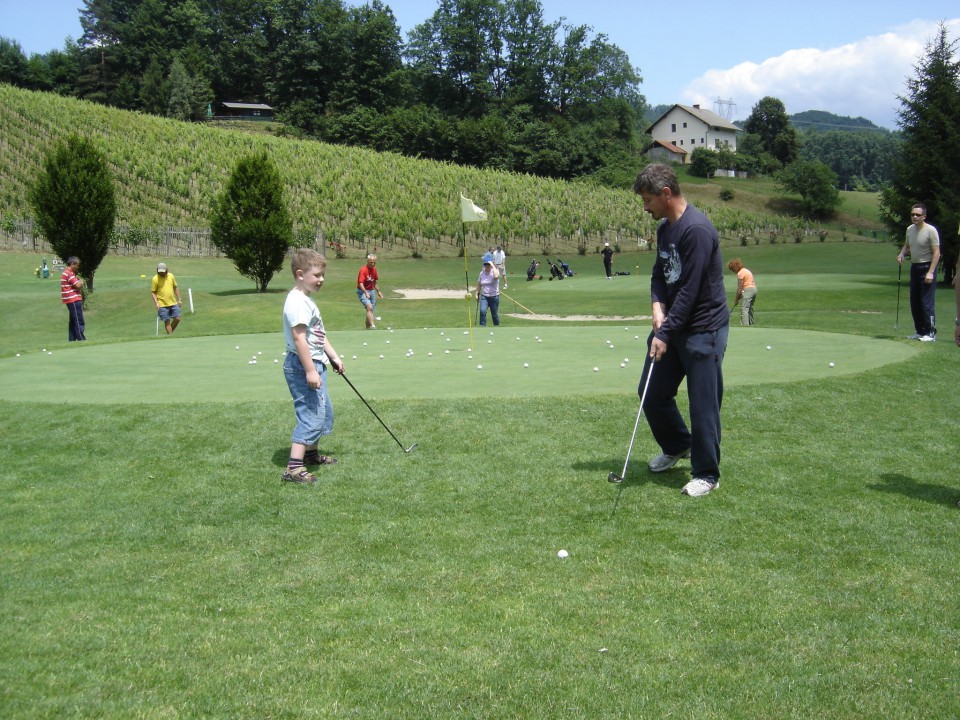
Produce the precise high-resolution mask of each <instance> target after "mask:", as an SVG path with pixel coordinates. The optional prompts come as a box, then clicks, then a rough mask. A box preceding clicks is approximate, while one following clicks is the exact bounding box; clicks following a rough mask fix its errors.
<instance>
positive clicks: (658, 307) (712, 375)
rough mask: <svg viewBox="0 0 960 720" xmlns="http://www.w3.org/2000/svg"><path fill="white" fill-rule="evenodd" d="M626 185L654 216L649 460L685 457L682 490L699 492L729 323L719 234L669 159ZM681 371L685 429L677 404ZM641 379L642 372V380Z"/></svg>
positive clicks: (716, 444)
mask: <svg viewBox="0 0 960 720" xmlns="http://www.w3.org/2000/svg"><path fill="white" fill-rule="evenodd" d="M633 191H634V192H635V193H637V194H638V195H639V196H640V197H641V199H642V200H643V208H644V210H646V211H647V212H648V213H650V214H651V215H652V216H653V217H654V218H655V219H656V220H660V221H661V222H660V224H659V225H658V226H657V259H656V261H655V262H654V265H653V273H652V276H651V279H650V298H651V302H652V305H653V332H652V333H651V334H650V338H649V339H648V341H647V344H648V347H649V356H650V359H651V363H648V364H647V369H646V372H653V375H652V376H651V378H650V386H649V389H648V391H647V397H646V401H645V406H644V408H643V409H644V415H646V417H647V423H648V424H649V425H650V431H651V432H652V433H653V437H654V440H656V441H657V444H658V445H659V446H660V449H661V450H662V453H661V454H660V455H658V456H657V457H655V458H654V459H653V460H651V461H650V463H649V467H650V470H651V471H653V472H663V471H665V470H669V469H670V468H672V467H673V466H674V465H676V464H677V462H678V461H679V460H681V459H682V458H686V457H689V458H690V463H691V466H692V467H691V471H692V479H691V480H690V482H688V483H687V484H686V485H685V486H684V488H683V491H682V492H683V494H685V495H690V496H693V497H696V496H700V495H706V494H707V493H709V492H710V491H711V490H713V489H714V488H716V487H718V486H719V485H720V405H721V402H722V400H723V371H722V365H723V355H724V352H725V351H726V349H727V334H728V332H729V324H730V311H729V309H728V308H727V298H726V293H725V292H724V289H723V259H722V258H721V255H720V238H719V236H718V235H717V231H716V229H715V228H714V227H713V224H712V223H711V222H710V220H709V219H708V218H707V216H706V215H704V214H703V213H702V212H700V211H699V210H697V209H696V208H695V207H693V206H692V205H689V204H688V203H687V201H686V199H685V198H684V197H683V193H682V192H681V191H680V186H679V184H678V183H677V176H676V174H675V173H674V171H673V170H672V169H671V168H670V167H668V166H666V165H659V164H658V165H650V166H648V167H646V168H645V169H644V170H643V171H642V172H641V173H640V174H639V175H638V176H637V180H636V182H635V183H634V186H633ZM653 363H655V366H654V365H653ZM654 369H655V372H654ZM684 378H686V380H687V394H688V396H689V400H690V428H689V429H688V428H687V425H686V423H685V422H684V420H683V417H682V416H681V415H680V411H679V409H678V408H677V391H678V389H679V388H680V383H681V382H682V381H683V379H684ZM645 380H646V378H645V376H644V377H641V382H640V387H641V388H642V387H643V386H644V384H645Z"/></svg>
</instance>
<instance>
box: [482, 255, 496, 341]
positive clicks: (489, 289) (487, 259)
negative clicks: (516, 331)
mask: <svg viewBox="0 0 960 720" xmlns="http://www.w3.org/2000/svg"><path fill="white" fill-rule="evenodd" d="M477 303H479V309H480V325H481V326H486V324H487V311H488V310H489V311H490V315H491V317H492V318H493V324H494V325H499V324H500V271H499V270H497V267H496V265H494V263H493V255H492V254H491V253H485V254H484V256H483V270H481V271H480V277H479V278H477Z"/></svg>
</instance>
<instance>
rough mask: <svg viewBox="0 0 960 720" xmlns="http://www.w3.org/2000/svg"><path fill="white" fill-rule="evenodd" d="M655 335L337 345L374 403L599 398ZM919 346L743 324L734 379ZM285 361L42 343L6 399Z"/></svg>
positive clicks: (591, 330) (168, 344)
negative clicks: (45, 348)
mask: <svg viewBox="0 0 960 720" xmlns="http://www.w3.org/2000/svg"><path fill="white" fill-rule="evenodd" d="M648 332H649V325H648V324H647V323H642V324H640V323H634V324H632V325H620V326H611V325H603V326H600V325H589V326H584V325H576V326H573V325H571V326H566V327H556V326H549V327H541V326H531V325H525V324H524V325H519V324H518V325H513V324H511V326H501V327H499V328H494V329H491V328H476V327H475V328H474V329H473V350H470V347H471V345H470V336H469V335H468V334H467V333H466V331H464V330H463V329H462V328H459V329H458V328H447V329H440V328H429V329H422V330H394V331H389V330H387V329H379V330H376V331H372V332H362V331H360V332H358V331H350V332H333V333H331V341H332V342H333V344H334V347H336V348H337V351H338V352H339V353H340V354H341V356H342V357H343V359H344V362H345V365H346V370H347V376H348V377H349V378H350V379H351V380H352V381H353V383H354V384H355V385H356V386H357V388H358V389H359V390H360V392H361V393H363V395H364V397H366V398H377V399H384V398H395V399H417V398H465V397H483V396H493V397H533V396H551V395H556V396H571V395H587V396H589V395H598V394H621V393H632V392H635V391H636V386H637V382H638V379H639V377H640V372H641V368H642V363H643V359H644V355H645V351H646V338H647V334H648ZM238 348H239V349H238ZM768 348H769V349H768ZM410 351H412V354H411V353H410ZM919 351H920V348H919V346H918V345H911V344H908V343H905V342H902V341H894V340H881V339H875V338H870V337H863V336H859V335H839V334H833V333H824V332H812V331H803V330H780V329H763V328H757V327H753V328H741V327H733V328H731V331H730V342H729V345H728V348H727V355H726V359H725V361H724V382H725V384H726V385H727V386H730V385H748V384H759V383H770V382H791V381H797V380H810V379H814V378H821V377H837V376H840V375H851V374H855V373H860V372H863V371H865V370H870V369H873V368H876V367H879V366H881V365H886V364H890V363H897V362H902V361H905V360H907V359H908V358H910V357H912V356H913V355H914V354H915V353H917V352H919ZM381 356H382V357H381ZM254 359H255V360H256V362H255V363H253V360H254ZM831 362H833V363H835V366H834V367H832V368H831V367H829V363H831ZM282 364H283V338H282V336H281V335H280V334H279V333H277V334H261V335H229V336H226V335H225V336H213V337H197V338H191V337H186V336H182V337H176V336H175V337H170V338H167V337H160V338H155V339H151V340H145V341H140V342H129V343H119V344H114V345H82V344H80V345H73V346H70V347H68V348H64V349H60V350H57V351H55V352H52V353H46V352H41V351H40V349H38V350H37V351H36V352H33V353H23V354H21V356H20V357H9V358H4V359H2V360H0V399H4V400H13V401H25V402H49V403H108V404H118V403H119V404H123V403H136V404H142V403H189V402H234V401H237V400H241V401H251V400H252V401H262V400H268V401H269V400H286V399H287V398H288V394H287V387H286V383H285V382H284V380H283V372H282ZM525 364H526V367H525ZM621 364H623V365H624V367H621ZM594 368H597V371H596V372H594ZM331 387H332V388H333V392H334V393H335V395H334V397H335V399H337V400H339V399H341V398H344V397H354V398H355V397H356V396H355V395H354V394H353V392H352V391H351V390H350V389H349V387H348V386H347V385H346V383H344V382H342V381H341V380H339V379H337V378H335V377H333V378H331Z"/></svg>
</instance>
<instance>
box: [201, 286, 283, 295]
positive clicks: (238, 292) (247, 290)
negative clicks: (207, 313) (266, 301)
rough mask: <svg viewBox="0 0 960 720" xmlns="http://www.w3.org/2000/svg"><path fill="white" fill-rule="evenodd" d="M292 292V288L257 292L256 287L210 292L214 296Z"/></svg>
mask: <svg viewBox="0 0 960 720" xmlns="http://www.w3.org/2000/svg"><path fill="white" fill-rule="evenodd" d="M288 292H290V288H267V291H266V292H257V289H256V288H244V289H242V290H220V291H218V292H212V293H210V294H211V295H213V296H214V297H233V296H234V295H283V294H285V293H288Z"/></svg>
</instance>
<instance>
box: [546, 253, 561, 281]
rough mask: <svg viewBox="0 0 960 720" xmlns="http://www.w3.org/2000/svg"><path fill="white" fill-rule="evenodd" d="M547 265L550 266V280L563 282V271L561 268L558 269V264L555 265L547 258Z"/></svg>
mask: <svg viewBox="0 0 960 720" xmlns="http://www.w3.org/2000/svg"><path fill="white" fill-rule="evenodd" d="M547 265H549V266H550V279H551V280H553V279H554V278H556V279H557V280H563V270H561V269H560V268H558V267H557V266H556V264H555V263H554V262H553V261H552V260H551V259H550V258H547Z"/></svg>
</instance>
